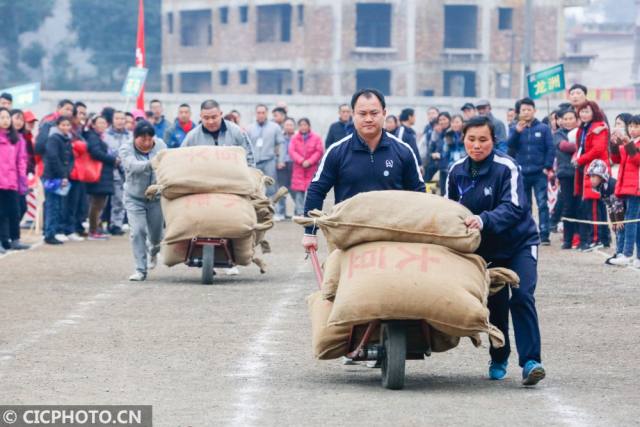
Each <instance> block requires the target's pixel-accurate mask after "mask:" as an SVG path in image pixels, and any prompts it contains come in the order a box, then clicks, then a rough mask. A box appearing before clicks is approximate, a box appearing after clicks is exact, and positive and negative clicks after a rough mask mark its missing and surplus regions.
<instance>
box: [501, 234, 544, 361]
mask: <svg viewBox="0 0 640 427" xmlns="http://www.w3.org/2000/svg"><path fill="white" fill-rule="evenodd" d="M492 261H494V262H493V266H495V267H505V268H509V269H511V270H513V271H515V272H516V273H517V274H518V276H520V287H518V288H511V287H509V286H507V287H505V288H504V289H502V290H501V291H500V292H498V293H497V294H495V295H493V296H490V297H489V302H488V307H489V321H490V322H491V323H492V324H493V325H495V326H496V327H497V328H498V329H500V330H501V331H502V333H503V334H504V340H505V342H504V347H502V348H494V347H491V348H490V350H489V353H490V354H491V360H492V361H494V362H499V363H502V362H506V361H507V360H508V359H509V354H510V352H511V348H510V343H509V312H511V320H512V321H513V330H514V334H515V337H516V347H517V349H518V358H519V364H520V366H524V364H525V363H527V362H528V361H529V360H535V361H536V362H542V360H541V356H540V347H541V344H540V326H539V325H538V313H537V311H536V299H535V296H534V295H533V294H534V292H535V290H536V283H537V280H538V247H537V246H529V247H526V248H523V249H521V250H520V251H518V252H516V253H515V254H514V256H513V257H512V258H510V259H508V260H492ZM509 291H511V295H509Z"/></svg>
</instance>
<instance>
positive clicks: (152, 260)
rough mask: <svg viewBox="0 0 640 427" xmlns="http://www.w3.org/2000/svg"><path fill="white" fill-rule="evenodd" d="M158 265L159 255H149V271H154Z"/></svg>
mask: <svg viewBox="0 0 640 427" xmlns="http://www.w3.org/2000/svg"><path fill="white" fill-rule="evenodd" d="M157 265H158V254H155V255H149V262H148V263H147V268H149V270H153V269H154V268H156V266H157Z"/></svg>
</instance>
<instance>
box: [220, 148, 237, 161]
mask: <svg viewBox="0 0 640 427" xmlns="http://www.w3.org/2000/svg"><path fill="white" fill-rule="evenodd" d="M216 160H222V161H234V162H237V161H238V153H236V152H235V151H229V150H217V151H216Z"/></svg>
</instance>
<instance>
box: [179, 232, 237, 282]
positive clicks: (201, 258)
mask: <svg viewBox="0 0 640 427" xmlns="http://www.w3.org/2000/svg"><path fill="white" fill-rule="evenodd" d="M185 263H186V264H187V265H188V266H189V267H198V268H201V269H202V284H204V285H211V284H213V276H215V269H216V268H231V267H234V266H235V261H234V258H233V242H232V241H231V239H225V238H219V237H194V238H193V239H191V240H190V241H189V246H188V248H187V257H186V261H185Z"/></svg>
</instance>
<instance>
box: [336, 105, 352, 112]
mask: <svg viewBox="0 0 640 427" xmlns="http://www.w3.org/2000/svg"><path fill="white" fill-rule="evenodd" d="M342 107H347V108H351V107H349V104H340V105H339V106H338V111H340V110H342Z"/></svg>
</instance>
